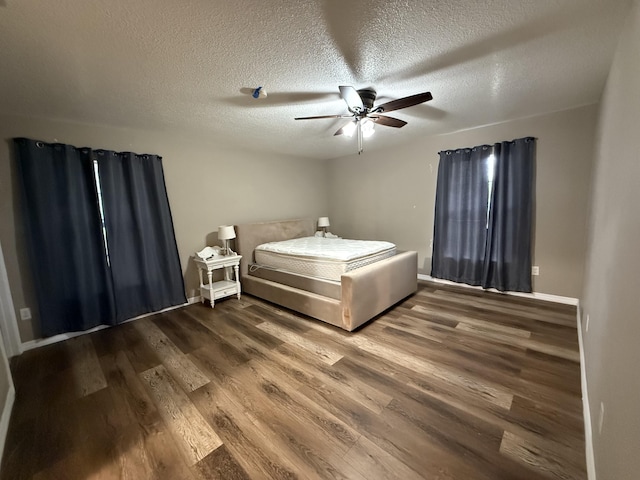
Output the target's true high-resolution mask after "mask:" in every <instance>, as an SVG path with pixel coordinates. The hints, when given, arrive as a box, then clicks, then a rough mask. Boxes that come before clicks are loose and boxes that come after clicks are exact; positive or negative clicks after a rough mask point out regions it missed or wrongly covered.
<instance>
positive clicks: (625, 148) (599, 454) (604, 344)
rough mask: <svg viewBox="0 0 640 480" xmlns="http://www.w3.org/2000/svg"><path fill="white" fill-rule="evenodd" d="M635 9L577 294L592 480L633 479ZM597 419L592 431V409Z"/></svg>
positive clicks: (616, 68)
mask: <svg viewBox="0 0 640 480" xmlns="http://www.w3.org/2000/svg"><path fill="white" fill-rule="evenodd" d="M639 129H640V4H639V3H638V2H636V3H635V6H634V9H633V10H632V12H631V14H630V15H629V18H628V20H627V25H626V27H625V28H624V30H623V32H622V36H621V38H620V44H619V46H618V49H617V52H616V56H615V59H614V62H613V66H612V68H611V72H610V74H609V79H608V82H607V86H606V89H605V93H604V96H603V100H602V109H601V114H600V125H599V127H598V145H597V149H596V155H595V170H594V171H595V175H594V183H593V201H592V211H591V218H590V232H589V242H588V250H587V266H588V267H587V270H586V279H585V280H586V281H585V289H584V297H583V302H582V304H583V322H582V324H583V328H585V319H586V315H587V314H588V315H589V317H590V321H589V331H588V332H587V331H583V335H584V347H585V356H586V372H587V385H588V392H589V404H590V408H591V424H592V426H593V429H594V433H593V435H594V438H593V446H594V453H595V461H596V470H597V478H598V479H599V480H609V479H612V480H613V479H615V480H636V479H638V478H640V455H639V453H640V373H639V372H638V367H639V366H640V294H639V293H638V279H639V278H640V251H639V246H640V130H639ZM601 403H602V404H603V405H604V408H605V414H604V422H603V428H602V432H601V433H598V425H599V420H600V418H599V417H600V404H601Z"/></svg>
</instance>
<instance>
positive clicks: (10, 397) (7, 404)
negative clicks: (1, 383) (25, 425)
mask: <svg viewBox="0 0 640 480" xmlns="http://www.w3.org/2000/svg"><path fill="white" fill-rule="evenodd" d="M15 400H16V389H15V387H14V386H13V383H11V384H10V385H9V391H8V392H7V397H6V398H5V400H4V410H2V416H1V417H0V461H1V460H2V457H3V456H4V445H5V442H6V440H7V433H9V420H11V412H12V411H13V403H14V402H15Z"/></svg>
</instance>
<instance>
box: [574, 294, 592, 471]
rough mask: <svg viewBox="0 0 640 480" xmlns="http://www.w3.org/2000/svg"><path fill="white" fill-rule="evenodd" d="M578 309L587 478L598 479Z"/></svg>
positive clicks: (580, 317) (580, 318)
mask: <svg viewBox="0 0 640 480" xmlns="http://www.w3.org/2000/svg"><path fill="white" fill-rule="evenodd" d="M576 310H577V312H576V317H577V318H576V321H577V323H578V346H579V348H580V383H581V387H582V413H583V415H584V448H585V459H586V463H587V478H588V480H596V459H595V455H594V454H593V429H592V426H591V407H590V406H589V393H588V390H587V368H586V364H585V355H584V339H583V337H582V314H581V309H580V305H578V308H577V309H576Z"/></svg>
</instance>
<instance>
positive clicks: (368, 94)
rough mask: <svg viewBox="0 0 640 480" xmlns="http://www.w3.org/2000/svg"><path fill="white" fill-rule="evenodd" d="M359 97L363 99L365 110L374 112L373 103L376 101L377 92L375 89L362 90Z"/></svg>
mask: <svg viewBox="0 0 640 480" xmlns="http://www.w3.org/2000/svg"><path fill="white" fill-rule="evenodd" d="M358 95H360V98H361V99H362V103H363V105H364V108H365V110H367V111H369V110H373V102H375V101H376V91H375V90H374V89H373V88H361V89H360V90H358Z"/></svg>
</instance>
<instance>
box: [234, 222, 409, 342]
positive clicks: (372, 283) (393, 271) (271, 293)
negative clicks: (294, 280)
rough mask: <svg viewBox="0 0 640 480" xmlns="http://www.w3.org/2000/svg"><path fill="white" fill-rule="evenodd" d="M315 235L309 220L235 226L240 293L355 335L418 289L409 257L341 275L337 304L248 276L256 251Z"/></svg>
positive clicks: (390, 260) (401, 254)
mask: <svg viewBox="0 0 640 480" xmlns="http://www.w3.org/2000/svg"><path fill="white" fill-rule="evenodd" d="M314 233H315V224H314V222H313V220H311V219H299V220H285V221H277V222H263V223H251V224H244V225H237V226H236V234H237V238H236V248H237V250H238V253H239V254H240V255H242V260H241V261H240V277H241V281H242V290H243V292H244V293H249V294H251V295H254V296H256V297H259V298H263V299H265V300H267V301H269V302H273V303H275V304H278V305H282V306H283V307H286V308H289V309H291V310H295V311H296V312H300V313H303V314H305V315H308V316H310V317H313V318H317V319H318V320H322V321H324V322H327V323H330V324H332V325H335V326H337V327H340V328H343V329H345V330H348V331H353V330H355V329H356V328H358V327H359V326H360V325H362V324H363V323H365V322H367V321H369V320H371V319H372V318H373V317H375V316H376V315H378V314H379V313H381V312H383V311H385V310H386V309H388V308H389V307H391V306H393V305H395V304H396V303H398V302H399V301H400V300H402V299H404V298H405V297H407V296H409V295H411V294H413V293H415V292H416V290H417V289H418V254H417V252H413V251H410V252H401V253H398V254H397V255H394V256H393V257H390V258H387V259H384V260H381V261H379V262H376V263H373V264H370V265H367V266H364V267H361V268H358V269H356V270H352V271H350V272H347V273H345V274H343V275H342V278H341V282H340V283H341V290H342V292H341V299H340V300H336V299H334V298H330V297H325V296H322V295H318V294H315V293H312V292H308V291H306V290H300V289H297V288H294V287H290V286H287V285H283V284H280V283H277V282H273V281H271V280H265V279H262V278H258V277H253V276H250V275H249V273H248V266H249V264H251V263H253V251H254V249H255V248H256V247H257V246H258V245H260V244H262V243H266V242H275V241H281V240H288V239H290V238H299V237H308V236H313V234H314Z"/></svg>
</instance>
